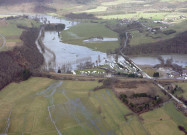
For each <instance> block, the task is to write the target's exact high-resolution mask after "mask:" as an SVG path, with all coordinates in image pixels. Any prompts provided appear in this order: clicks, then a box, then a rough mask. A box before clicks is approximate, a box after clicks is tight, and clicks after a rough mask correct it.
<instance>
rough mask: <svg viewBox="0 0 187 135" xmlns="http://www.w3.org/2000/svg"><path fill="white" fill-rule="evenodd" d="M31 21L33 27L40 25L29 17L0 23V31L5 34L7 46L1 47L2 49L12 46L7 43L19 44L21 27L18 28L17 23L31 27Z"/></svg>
mask: <svg viewBox="0 0 187 135" xmlns="http://www.w3.org/2000/svg"><path fill="white" fill-rule="evenodd" d="M31 23H33V25H34V26H35V27H39V25H40V23H37V22H35V21H34V20H29V19H13V20H8V21H7V25H2V24H0V33H1V34H2V35H4V36H5V38H6V42H7V46H6V47H4V48H2V50H4V51H6V50H9V49H11V48H12V46H9V43H10V44H14V45H16V44H21V40H20V35H21V33H22V32H23V29H20V28H18V27H17V25H18V24H19V25H22V26H27V27H31V26H32V25H31ZM2 50H0V51H2Z"/></svg>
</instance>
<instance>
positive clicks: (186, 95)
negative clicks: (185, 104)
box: [177, 83, 187, 99]
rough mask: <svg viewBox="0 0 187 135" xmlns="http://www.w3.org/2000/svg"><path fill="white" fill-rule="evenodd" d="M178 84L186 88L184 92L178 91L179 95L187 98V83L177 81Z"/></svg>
mask: <svg viewBox="0 0 187 135" xmlns="http://www.w3.org/2000/svg"><path fill="white" fill-rule="evenodd" d="M177 85H178V86H179V87H181V88H182V89H183V90H184V93H177V96H183V97H184V98H185V99H187V83H177Z"/></svg>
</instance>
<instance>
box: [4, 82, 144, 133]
mask: <svg viewBox="0 0 187 135" xmlns="http://www.w3.org/2000/svg"><path fill="white" fill-rule="evenodd" d="M100 85H101V84H99V83H98V82H96V81H55V80H51V79H47V78H31V79H29V80H27V81H24V82H20V83H11V84H10V85H8V86H7V87H6V88H4V89H3V90H2V91H1V92H0V134H3V133H5V130H6V128H7V127H8V126H7V122H8V123H9V124H10V127H9V128H8V134H10V135H20V134H27V135H58V134H59V133H61V134H63V135H64V134H65V135H88V134H90V135H108V134H112V135H124V134H129V135H144V134H146V130H145V129H144V128H143V126H142V125H141V123H140V122H139V119H138V117H137V116H136V115H134V114H133V113H132V114H131V115H129V116H128V117H127V118H126V120H125V118H124V115H125V114H128V113H131V111H130V110H129V109H128V108H127V107H126V106H125V105H123V104H122V103H121V102H120V100H118V98H116V96H115V95H114V93H113V91H111V90H108V89H102V90H98V91H95V92H93V91H92V89H93V88H95V87H96V86H100ZM50 116H51V117H50ZM8 118H9V120H8ZM55 126H56V127H55ZM58 132H59V133H58Z"/></svg>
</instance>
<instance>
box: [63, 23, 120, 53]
mask: <svg viewBox="0 0 187 135" xmlns="http://www.w3.org/2000/svg"><path fill="white" fill-rule="evenodd" d="M61 36H62V40H63V42H65V43H69V44H75V45H81V46H86V47H88V48H91V49H93V50H98V51H102V52H106V51H107V50H114V49H116V48H119V42H118V41H105V42H94V43H87V42H83V41H84V40H87V39H89V38H93V37H99V36H100V37H107V38H118V34H117V33H115V32H113V31H111V30H110V29H108V28H106V27H105V25H104V24H100V23H79V24H78V25H76V26H73V27H71V28H70V29H68V30H65V31H62V33H61Z"/></svg>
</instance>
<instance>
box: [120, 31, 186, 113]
mask: <svg viewBox="0 0 187 135" xmlns="http://www.w3.org/2000/svg"><path fill="white" fill-rule="evenodd" d="M128 39H129V38H128V33H127V32H126V39H125V42H124V46H123V47H122V48H121V49H120V54H121V55H122V56H123V57H124V59H125V60H128V61H129V62H130V64H131V65H133V66H134V67H135V68H136V69H138V70H139V72H140V73H141V74H142V75H143V78H146V79H151V80H153V81H154V82H155V84H156V85H157V86H158V87H159V88H161V89H162V90H163V91H165V92H166V93H167V94H168V95H169V96H170V97H172V99H173V100H174V101H176V102H177V103H178V104H181V105H182V107H183V108H184V109H185V110H187V106H186V105H185V104H184V103H183V102H182V101H180V100H179V99H178V98H176V97H175V96H174V95H173V94H171V93H170V92H169V91H168V90H167V89H165V88H164V87H163V86H162V85H161V84H159V83H158V82H157V81H156V79H155V78H153V77H150V76H149V75H148V74H147V73H145V72H144V71H143V70H142V69H141V68H140V67H138V66H137V65H136V64H135V63H134V62H133V61H132V60H131V59H130V58H129V57H128V56H126V55H124V54H123V50H124V49H125V47H126V46H127V42H128Z"/></svg>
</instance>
